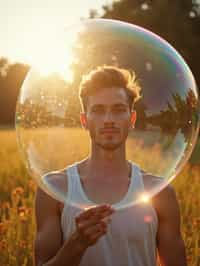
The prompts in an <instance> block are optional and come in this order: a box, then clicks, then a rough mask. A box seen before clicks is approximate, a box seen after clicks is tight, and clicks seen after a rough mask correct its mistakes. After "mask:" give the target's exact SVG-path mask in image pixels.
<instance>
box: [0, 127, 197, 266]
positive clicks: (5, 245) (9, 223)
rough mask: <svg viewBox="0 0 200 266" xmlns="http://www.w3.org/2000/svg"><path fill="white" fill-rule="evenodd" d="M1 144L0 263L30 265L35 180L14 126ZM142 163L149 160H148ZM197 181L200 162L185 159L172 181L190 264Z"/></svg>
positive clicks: (194, 257) (194, 258)
mask: <svg viewBox="0 0 200 266" xmlns="http://www.w3.org/2000/svg"><path fill="white" fill-rule="evenodd" d="M73 135H75V137H76V138H77V140H76V141H75V142H76V145H77V149H78V147H79V146H80V145H79V144H80V143H81V145H82V143H83V142H84V140H83V139H82V138H80V136H79V135H78V134H77V135H76V134H74V132H73ZM0 147H1V148H0V253H1V256H0V265H1V266H18V265H19V266H31V265H33V242H34V233H35V220H34V194H35V190H36V184H35V182H34V180H33V179H31V178H30V176H29V174H28V172H27V171H26V169H25V166H24V165H23V163H22V161H21V159H20V155H19V151H18V148H17V143H16V133H15V131H14V130H2V131H0ZM83 149H86V147H85V146H84V147H83ZM71 151H72V149H71ZM84 152H85V151H84ZM154 152H155V154H153V157H152V156H151V160H152V158H156V157H159V148H158V147H155V148H154ZM80 154H81V153H79V155H80ZM155 155H157V156H155ZM67 159H68V161H69V162H68V163H71V162H72V161H73V160H78V159H80V158H79V157H78V156H77V154H68V158H67ZM140 160H143V159H142V158H141V159H140ZM144 163H146V164H149V162H144ZM199 181H200V165H192V164H189V163H187V164H186V165H185V167H184V168H183V170H182V171H181V172H180V173H179V175H178V176H177V177H176V178H175V179H174V180H173V182H172V184H173V186H174V188H175V190H176V193H177V198H178V201H179V203H180V211H181V223H182V224H181V230H182V235H183V238H184V241H185V245H186V252H187V260H188V265H189V266H198V265H200V234H199V232H200V196H199V192H200V182H199Z"/></svg>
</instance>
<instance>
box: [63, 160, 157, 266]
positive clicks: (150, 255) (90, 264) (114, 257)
mask: <svg viewBox="0 0 200 266" xmlns="http://www.w3.org/2000/svg"><path fill="white" fill-rule="evenodd" d="M66 171H67V176H68V200H72V201H73V202H76V203H81V204H83V203H85V204H91V201H90V200H89V199H88V198H87V196H86V194H85V192H84V189H83V187H82V184H81V181H80V176H79V173H78V169H77V163H76V164H73V165H71V166H69V167H68V168H67V170H66ZM143 190H144V184H143V178H142V174H141V172H140V168H139V167H138V166H137V165H135V164H133V163H132V174H131V181H130V184H129V189H128V191H127V194H126V195H125V197H124V198H123V199H122V200H121V201H120V202H118V203H116V204H113V205H112V206H113V207H114V208H115V207H120V205H124V203H125V202H130V200H132V199H133V198H135V197H136V195H137V193H140V192H142V191H143ZM68 200H67V201H66V202H65V204H64V208H63V212H62V217H61V226H62V232H63V240H67V239H68V238H69V237H70V236H71V234H72V233H73V232H74V231H75V216H77V215H78V214H79V213H80V212H82V211H83V210H81V209H79V208H76V207H74V206H72V205H70V204H68ZM157 227H158V218H157V214H156V211H155V209H154V208H153V206H152V205H151V204H150V203H148V204H144V203H141V204H137V205H134V206H131V207H129V208H124V209H121V210H120V209H119V210H116V211H115V212H114V213H113V214H112V216H111V223H110V224H109V225H108V231H107V233H106V234H105V235H104V236H102V237H101V238H100V239H99V240H98V241H97V243H96V244H95V245H93V246H90V247H89V248H88V249H87V250H86V252H85V254H84V255H83V257H82V260H81V263H80V265H81V266H155V265H156V233H157Z"/></svg>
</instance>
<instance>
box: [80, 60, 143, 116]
mask: <svg viewBox="0 0 200 266" xmlns="http://www.w3.org/2000/svg"><path fill="white" fill-rule="evenodd" d="M111 87H114V88H123V89H124V91H125V92H126V95H127V98H128V103H129V107H130V110H132V108H133V105H134V103H135V102H136V101H137V100H138V99H140V98H141V96H140V91H141V87H140V86H139V85H138V82H137V81H136V76H135V73H134V72H133V71H132V72H131V71H129V70H127V69H124V68H118V67H115V66H107V65H103V66H98V67H97V68H96V69H94V70H92V71H90V72H89V73H88V74H87V75H84V76H83V77H82V80H81V83H80V87H79V97H80V101H81V105H82V109H83V111H86V110H87V104H88V97H89V96H91V95H94V94H95V92H97V91H99V90H101V89H103V88H108V89H109V88H111Z"/></svg>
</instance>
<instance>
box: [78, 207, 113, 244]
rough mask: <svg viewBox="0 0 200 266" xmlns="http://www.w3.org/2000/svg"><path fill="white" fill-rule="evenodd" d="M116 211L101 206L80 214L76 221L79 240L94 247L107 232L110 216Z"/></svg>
mask: <svg viewBox="0 0 200 266" xmlns="http://www.w3.org/2000/svg"><path fill="white" fill-rule="evenodd" d="M113 212H114V209H113V208H112V207H111V206H109V205H100V206H97V207H93V208H91V209H88V210H86V211H83V212H82V213H80V214H79V215H78V216H77V217H76V219H75V221H76V227H77V232H78V234H79V238H80V239H81V241H82V242H84V243H85V244H86V245H88V246H89V245H92V244H94V243H96V241H97V240H98V239H99V238H100V237H101V236H103V235H104V234H105V233H106V232H107V225H108V223H109V216H110V215H111V214H112V213H113Z"/></svg>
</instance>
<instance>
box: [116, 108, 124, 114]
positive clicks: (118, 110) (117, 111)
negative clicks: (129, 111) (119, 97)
mask: <svg viewBox="0 0 200 266" xmlns="http://www.w3.org/2000/svg"><path fill="white" fill-rule="evenodd" d="M114 112H115V113H123V112H126V109H125V108H124V107H119V108H116V109H114Z"/></svg>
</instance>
